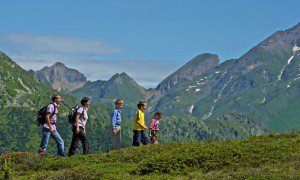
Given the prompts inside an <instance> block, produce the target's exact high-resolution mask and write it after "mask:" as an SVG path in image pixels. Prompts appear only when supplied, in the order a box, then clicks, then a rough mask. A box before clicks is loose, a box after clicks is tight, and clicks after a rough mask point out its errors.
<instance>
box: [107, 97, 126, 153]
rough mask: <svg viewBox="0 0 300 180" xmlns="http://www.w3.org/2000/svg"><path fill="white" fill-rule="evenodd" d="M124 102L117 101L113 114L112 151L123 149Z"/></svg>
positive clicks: (111, 122) (111, 119)
mask: <svg viewBox="0 0 300 180" xmlns="http://www.w3.org/2000/svg"><path fill="white" fill-rule="evenodd" d="M123 104H124V102H123V101H122V100H121V99H118V100H116V101H115V109H114V111H113V112H112V113H111V118H110V125H111V129H112V147H111V148H110V150H120V149H121V124H122V117H121V109H122V108H123Z"/></svg>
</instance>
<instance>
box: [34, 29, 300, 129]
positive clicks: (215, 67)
mask: <svg viewBox="0 0 300 180" xmlns="http://www.w3.org/2000/svg"><path fill="white" fill-rule="evenodd" d="M299 46H300V24H297V25H296V26H294V27H292V28H290V29H288V30H285V31H278V32H276V33H274V34H273V35H271V36H270V37H269V38H267V39H266V40H264V41H262V42H261V43H259V44H258V45H257V46H255V47H253V48H252V49H251V50H249V51H248V52H247V53H246V54H244V55H243V56H242V57H240V58H239V59H231V60H226V61H224V62H223V63H221V64H220V61H219V58H218V56H217V55H215V54H210V53H205V54H200V55H198V56H196V57H195V58H193V59H192V60H191V61H189V62H187V63H186V64H185V65H184V66H183V67H181V68H179V69H178V70H176V71H175V72H174V73H172V74H171V75H170V76H168V77H167V78H166V79H164V80H163V81H162V82H161V83H159V84H158V86H157V87H156V88H155V89H149V90H147V89H144V88H143V87H141V86H139V85H138V84H137V83H136V82H135V81H134V80H133V79H132V78H130V77H129V76H128V75H127V74H126V73H122V74H116V75H114V76H113V77H112V78H111V79H110V80H108V81H101V80H99V81H95V82H86V83H84V82H85V81H84V80H83V81H80V82H81V83H79V84H80V86H82V87H80V88H77V89H75V88H73V91H69V94H70V95H73V96H74V97H81V96H92V97H93V99H94V101H95V102H98V103H99V102H100V103H105V104H109V105H111V104H112V102H113V100H114V99H117V98H122V99H124V100H125V101H126V103H127V107H128V108H129V109H130V110H129V111H127V112H129V114H127V115H128V117H131V114H132V112H134V109H135V104H136V103H137V101H138V100H140V99H146V100H147V101H148V104H149V111H150V114H153V113H154V112H155V111H157V110H160V111H163V112H164V114H165V115H167V116H174V115H175V116H193V117H196V118H202V119H216V118H217V117H219V116H222V115H225V114H228V113H238V114H244V115H247V116H248V117H250V118H251V119H253V120H254V121H255V122H257V123H260V124H262V125H265V126H266V127H267V128H268V129H269V130H272V131H289V130H294V129H300V123H299V122H300V118H299V117H300V111H299V110H298V109H299V108H300V91H299V89H300V70H299V64H300V63H299V62H300V55H299V53H300V47H299ZM55 67H58V66H54V69H55ZM44 69H45V68H44ZM53 71H54V72H56V71H58V72H60V70H53ZM52 74H53V73H52ZM56 74H58V73H56ZM60 74H62V73H60ZM37 77H38V78H40V77H39V76H37ZM47 77H50V76H49V75H48V76H47ZM53 78H54V77H53ZM40 79H41V80H43V78H40ZM54 79H58V80H62V79H63V78H61V77H60V76H59V77H56V78H54ZM64 82H65V83H66V84H68V83H67V82H68V81H64ZM69 82H70V84H71V82H73V81H72V80H71V79H70V80H69ZM52 84H53V83H52ZM57 84H63V81H60V82H59V81H58V83H57ZM75 84H76V83H75ZM82 84H84V85H82ZM68 86H71V85H66V87H68ZM52 87H53V85H52ZM61 88H62V89H67V88H63V87H61Z"/></svg>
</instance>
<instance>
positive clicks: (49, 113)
mask: <svg viewBox="0 0 300 180" xmlns="http://www.w3.org/2000/svg"><path fill="white" fill-rule="evenodd" d="M50 115H51V112H47V113H46V123H47V124H48V126H49V131H50V133H51V134H53V132H54V130H53V128H52V124H51V121H50Z"/></svg>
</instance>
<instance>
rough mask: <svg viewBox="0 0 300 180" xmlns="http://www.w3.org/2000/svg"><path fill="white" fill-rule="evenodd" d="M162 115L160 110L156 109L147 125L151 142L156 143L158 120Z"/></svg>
mask: <svg viewBox="0 0 300 180" xmlns="http://www.w3.org/2000/svg"><path fill="white" fill-rule="evenodd" d="M161 117H162V112H160V111H157V112H156V113H155V114H154V116H153V118H152V120H151V122H150V125H149V137H150V138H151V141H152V144H158V141H157V137H158V131H159V120H160V118H161Z"/></svg>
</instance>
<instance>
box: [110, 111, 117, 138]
mask: <svg viewBox="0 0 300 180" xmlns="http://www.w3.org/2000/svg"><path fill="white" fill-rule="evenodd" d="M116 123H117V112H116V111H114V112H113V113H112V114H111V118H110V126H111V129H112V133H113V134H114V135H115V134H117V130H116Z"/></svg>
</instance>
